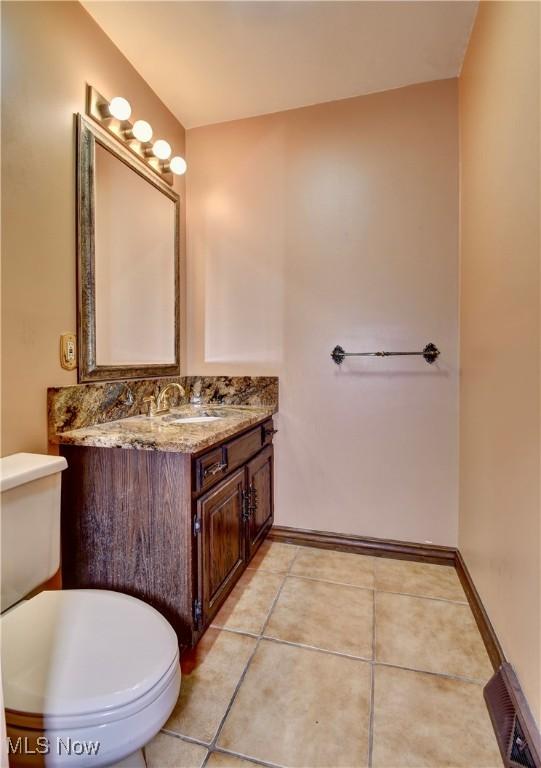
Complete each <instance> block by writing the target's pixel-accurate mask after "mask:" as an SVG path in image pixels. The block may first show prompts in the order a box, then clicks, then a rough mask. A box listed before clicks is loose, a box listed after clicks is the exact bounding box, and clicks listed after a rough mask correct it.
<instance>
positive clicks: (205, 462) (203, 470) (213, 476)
mask: <svg viewBox="0 0 541 768" xmlns="http://www.w3.org/2000/svg"><path fill="white" fill-rule="evenodd" d="M228 469H229V467H228V466H227V457H226V455H225V452H224V448H223V447H220V448H215V449H214V450H213V451H209V452H208V453H205V455H204V456H201V458H200V459H197V460H196V462H195V485H196V488H197V490H198V491H202V490H204V489H205V488H208V487H209V486H210V485H212V484H213V483H214V482H215V481H216V480H217V479H218V478H220V477H222V476H223V475H225V473H226V472H227V470H228Z"/></svg>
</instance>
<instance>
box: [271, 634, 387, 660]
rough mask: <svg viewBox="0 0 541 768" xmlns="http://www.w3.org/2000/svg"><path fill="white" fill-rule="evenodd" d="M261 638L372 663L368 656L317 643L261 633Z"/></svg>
mask: <svg viewBox="0 0 541 768" xmlns="http://www.w3.org/2000/svg"><path fill="white" fill-rule="evenodd" d="M261 640H266V641H267V642H269V643H276V644H277V645H289V646H291V647H293V648H304V649H305V650H307V651H318V652H319V653H326V654H327V655H328V656H340V658H342V659H351V660H352V661H362V662H364V663H365V664H372V663H373V662H372V659H370V658H368V656H354V655H353V654H352V653H344V652H343V651H332V650H330V649H329V648H320V647H319V646H317V645H308V644H307V643H294V642H293V641H291V640H282V638H280V637H272V635H262V636H261Z"/></svg>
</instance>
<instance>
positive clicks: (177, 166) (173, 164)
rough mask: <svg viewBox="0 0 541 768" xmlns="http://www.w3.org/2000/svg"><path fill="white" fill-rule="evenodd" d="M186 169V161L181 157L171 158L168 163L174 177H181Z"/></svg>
mask: <svg viewBox="0 0 541 768" xmlns="http://www.w3.org/2000/svg"><path fill="white" fill-rule="evenodd" d="M187 167H188V166H187V165H186V160H185V159H184V158H183V157H179V155H176V156H175V157H172V158H171V160H170V161H169V168H170V169H171V170H172V171H173V173H174V174H175V176H182V174H183V173H186V168H187Z"/></svg>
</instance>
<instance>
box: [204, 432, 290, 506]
mask: <svg viewBox="0 0 541 768" xmlns="http://www.w3.org/2000/svg"><path fill="white" fill-rule="evenodd" d="M274 431H275V430H274V426H273V422H272V419H269V420H268V421H266V422H265V423H264V424H259V425H258V426H257V427H254V428H253V429H251V430H250V431H249V432H246V433H245V434H244V435H241V436H240V437H236V438H233V439H232V440H230V441H229V442H227V443H225V444H224V445H221V446H220V447H219V448H214V449H212V450H210V451H208V453H204V454H203V455H202V456H200V457H199V458H198V459H196V460H195V491H196V493H200V492H201V491H205V490H207V489H208V488H210V487H211V486H212V485H214V484H215V483H217V482H218V481H219V480H220V479H221V478H222V477H223V476H224V475H226V474H227V473H228V472H230V471H232V470H233V469H237V467H240V466H241V465H242V464H246V462H247V461H249V460H250V459H251V458H252V456H255V455H256V453H258V452H259V451H260V450H261V449H262V448H263V446H265V445H270V444H271V443H272V438H273V435H274Z"/></svg>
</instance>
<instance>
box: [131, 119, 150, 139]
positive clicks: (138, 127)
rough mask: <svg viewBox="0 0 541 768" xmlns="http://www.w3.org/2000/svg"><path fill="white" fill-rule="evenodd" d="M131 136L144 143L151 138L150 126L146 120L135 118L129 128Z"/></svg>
mask: <svg viewBox="0 0 541 768" xmlns="http://www.w3.org/2000/svg"><path fill="white" fill-rule="evenodd" d="M131 132H132V134H133V137H134V138H135V139H137V141H140V142H141V143H142V144H146V143H147V142H149V141H150V140H151V138H152V126H151V125H150V123H147V121H146V120H136V121H135V123H134V124H133V128H132V130H131Z"/></svg>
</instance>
